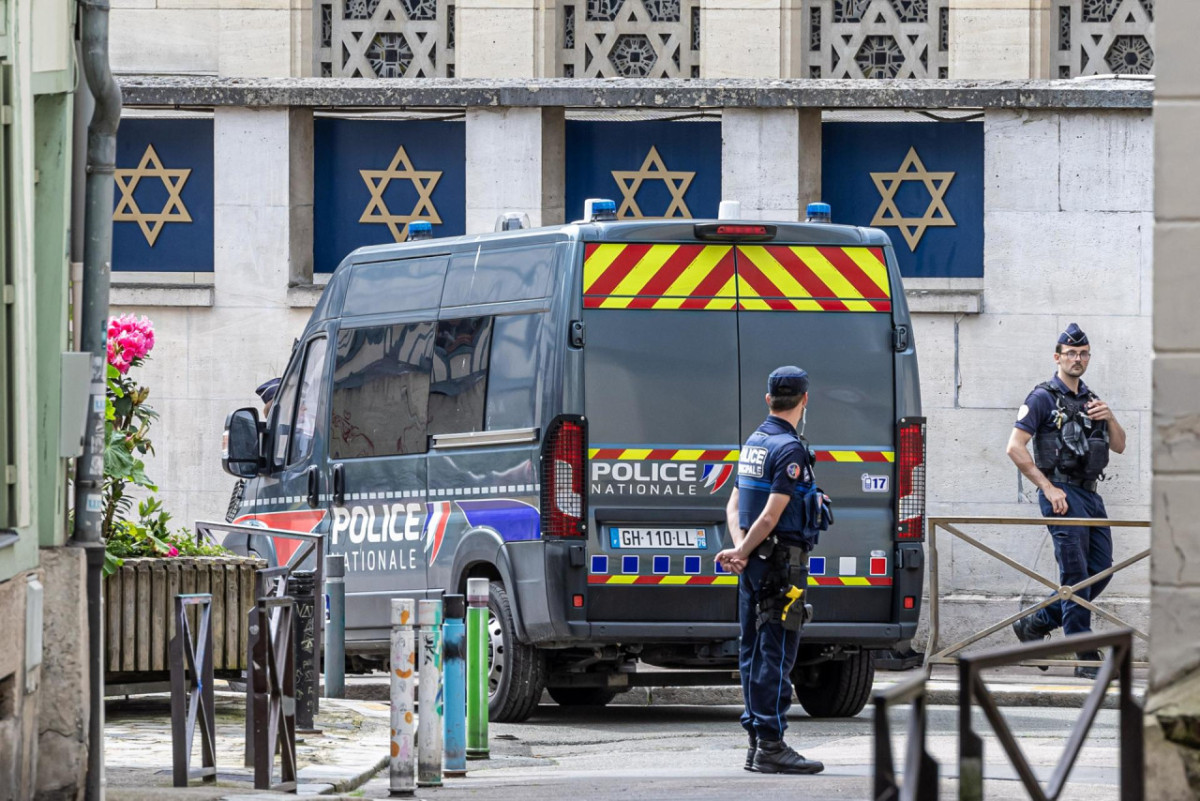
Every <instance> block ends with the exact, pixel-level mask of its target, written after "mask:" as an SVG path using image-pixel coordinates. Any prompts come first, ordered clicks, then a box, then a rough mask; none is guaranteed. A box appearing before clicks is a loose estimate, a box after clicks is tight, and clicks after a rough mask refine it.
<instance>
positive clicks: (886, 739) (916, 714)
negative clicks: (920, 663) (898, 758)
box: [871, 669, 938, 801]
mask: <svg viewBox="0 0 1200 801" xmlns="http://www.w3.org/2000/svg"><path fill="white" fill-rule="evenodd" d="M926 671H928V669H926ZM928 680H929V673H928V672H923V673H922V674H921V675H919V676H913V677H912V678H911V679H907V680H905V681H902V682H900V683H898V684H894V685H892V686H891V687H888V688H887V689H884V690H880V691H879V692H876V693H875V717H874V726H873V728H874V731H875V780H874V784H873V788H872V792H871V798H873V799H874V800H875V801H918V799H920V801H924V800H925V799H937V797H938V763H937V760H936V759H934V758H933V757H932V756H931V755H930V754H929V751H928V749H926V747H925V734H926V732H927V730H928V726H927V718H926V712H927V707H928V697H927V695H926V692H925V685H926V682H927V681H928ZM909 703H910V704H912V708H911V709H910V710H909V715H908V730H907V731H906V732H905V740H906V742H907V745H906V746H905V752H904V784H903V785H901V784H900V783H899V782H898V781H897V779H896V765H895V761H894V760H893V758H892V735H891V730H890V727H889V723H890V718H889V715H888V713H889V712H890V708H891V707H893V706H896V705H899V704H909Z"/></svg>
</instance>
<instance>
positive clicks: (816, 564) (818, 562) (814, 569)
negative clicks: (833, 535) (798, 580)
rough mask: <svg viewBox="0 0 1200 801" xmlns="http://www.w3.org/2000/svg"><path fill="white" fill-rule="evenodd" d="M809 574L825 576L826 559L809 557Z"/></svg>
mask: <svg viewBox="0 0 1200 801" xmlns="http://www.w3.org/2000/svg"><path fill="white" fill-rule="evenodd" d="M808 572H809V575H812V576H823V575H825V557H824V556H810V557H808Z"/></svg>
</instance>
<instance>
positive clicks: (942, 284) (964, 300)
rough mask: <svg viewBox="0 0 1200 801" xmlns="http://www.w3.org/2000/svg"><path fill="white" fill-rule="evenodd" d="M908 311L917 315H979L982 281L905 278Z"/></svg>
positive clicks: (979, 279) (974, 279) (975, 279)
mask: <svg viewBox="0 0 1200 801" xmlns="http://www.w3.org/2000/svg"><path fill="white" fill-rule="evenodd" d="M904 297H905V298H906V299H907V300H908V310H909V311H910V312H913V313H919V314H979V313H980V312H982V311H983V279H982V278H907V279H905V281H904Z"/></svg>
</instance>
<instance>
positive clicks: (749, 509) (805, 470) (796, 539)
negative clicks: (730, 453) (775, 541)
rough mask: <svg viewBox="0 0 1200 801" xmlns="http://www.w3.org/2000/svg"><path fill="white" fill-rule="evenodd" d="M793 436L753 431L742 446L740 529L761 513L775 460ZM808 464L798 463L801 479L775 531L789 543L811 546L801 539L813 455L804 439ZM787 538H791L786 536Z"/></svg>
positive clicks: (740, 463)
mask: <svg viewBox="0 0 1200 801" xmlns="http://www.w3.org/2000/svg"><path fill="white" fill-rule="evenodd" d="M796 438H797V437H796V435H795V434H790V433H787V432H784V433H780V434H764V433H763V432H761V431H755V432H754V433H753V434H751V435H750V438H749V439H748V440H746V444H745V445H743V446H742V451H741V454H740V456H739V459H738V478H737V488H738V524H739V525H740V526H741V527H742V528H743V529H749V528H750V526H751V525H752V524H753V523H754V521H755V520H757V519H758V516H759V515H760V514H762V510H763V509H764V508H765V507H766V505H767V498H769V497H770V495H771V475H772V474H773V473H774V469H775V462H776V458H777V457H778V456H779V453H780V452H781V450H782V449H783V448H784V447H785V446H786V445H788V444H790V443H794V442H795V441H796ZM800 442H801V444H803V445H804V453H805V458H806V459H807V462H808V463H807V464H801V466H800V470H801V474H800V479H801V480H799V481H797V482H796V488H795V490H793V492H792V499H791V500H790V501H789V502H788V505H787V506H786V507H784V510H783V514H782V515H780V516H779V522H777V523H776V524H775V531H776V532H778V533H779V534H780V536H781V538H782V539H784V540H785V541H788V540H791V541H790V542H789V544H796V545H799V544H804V545H806V546H809V547H811V545H812V544H813V543H812V542H811V541H809V538H807V537H805V536H804V532H805V529H806V515H805V496H806V495H807V494H808V493H810V492H811V491H812V489H813V472H812V452H811V451H809V449H808V444H807V443H805V442H804V440H803V439H801V440H800ZM789 535H791V536H790V537H789Z"/></svg>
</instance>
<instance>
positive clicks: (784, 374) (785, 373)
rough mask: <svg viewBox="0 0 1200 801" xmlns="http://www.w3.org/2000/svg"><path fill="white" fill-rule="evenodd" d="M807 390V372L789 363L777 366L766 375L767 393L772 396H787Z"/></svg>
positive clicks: (801, 393)
mask: <svg viewBox="0 0 1200 801" xmlns="http://www.w3.org/2000/svg"><path fill="white" fill-rule="evenodd" d="M805 392H808V373H807V372H805V371H804V370H801V369H800V368H799V367H793V366H791V365H790V364H789V365H787V366H785V367H777V368H775V370H774V372H772V373H771V375H770V376H768V377H767V394H768V395H770V396H771V397H774V398H787V397H792V396H796V395H803V394H804V393H805Z"/></svg>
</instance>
